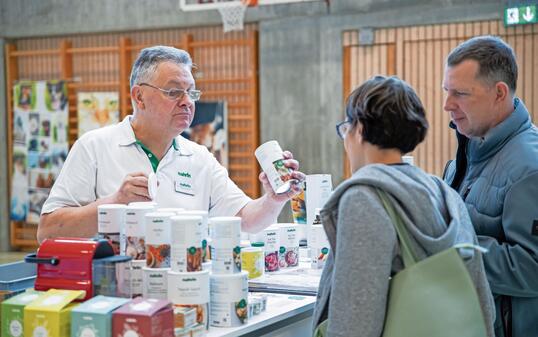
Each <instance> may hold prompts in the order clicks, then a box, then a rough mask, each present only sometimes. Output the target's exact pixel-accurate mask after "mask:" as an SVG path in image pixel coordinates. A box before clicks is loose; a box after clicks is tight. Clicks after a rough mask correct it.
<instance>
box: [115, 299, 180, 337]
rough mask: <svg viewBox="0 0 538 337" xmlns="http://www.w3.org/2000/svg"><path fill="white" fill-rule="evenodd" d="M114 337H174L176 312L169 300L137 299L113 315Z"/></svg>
mask: <svg viewBox="0 0 538 337" xmlns="http://www.w3.org/2000/svg"><path fill="white" fill-rule="evenodd" d="M112 332H113V336H114V337H130V336H137V337H174V310H173V307H172V303H171V302H169V301H167V300H158V299H150V298H136V299H134V300H132V301H131V302H129V303H127V304H125V305H123V306H121V307H120V308H119V309H117V310H116V311H114V313H113V314H112Z"/></svg>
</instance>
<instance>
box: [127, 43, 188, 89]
mask: <svg viewBox="0 0 538 337" xmlns="http://www.w3.org/2000/svg"><path fill="white" fill-rule="evenodd" d="M167 61H168V62H173V63H176V64H180V65H185V66H187V68H189V70H192V59H191V56H190V55H189V53H187V52H186V51H184V50H182V49H177V48H174V47H168V46H153V47H149V48H144V49H142V50H141V51H140V54H138V57H137V58H136V60H135V62H134V64H133V68H132V69H131V79H130V84H131V88H132V87H133V86H134V85H135V84H139V83H141V82H146V81H149V80H150V79H151V77H152V76H153V75H154V74H155V70H156V69H157V66H158V65H159V64H160V63H162V62H167Z"/></svg>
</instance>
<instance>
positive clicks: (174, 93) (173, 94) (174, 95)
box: [139, 83, 202, 102]
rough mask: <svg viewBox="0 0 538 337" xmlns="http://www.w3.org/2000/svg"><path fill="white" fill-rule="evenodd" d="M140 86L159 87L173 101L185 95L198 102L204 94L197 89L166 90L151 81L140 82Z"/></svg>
mask: <svg viewBox="0 0 538 337" xmlns="http://www.w3.org/2000/svg"><path fill="white" fill-rule="evenodd" d="M139 85H140V86H143V85H145V86H148V87H150V88H153V89H157V90H159V91H160V92H162V93H163V94H164V95H165V96H166V98H168V99H170V100H172V101H179V100H180V99H183V97H185V95H187V96H189V98H190V99H191V100H192V101H194V102H196V101H197V100H199V99H200V96H202V92H201V91H200V90H195V89H188V90H187V89H169V90H166V89H162V88H159V87H156V86H154V85H152V84H149V83H140V84H139Z"/></svg>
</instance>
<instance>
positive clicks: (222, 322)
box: [210, 298, 248, 327]
mask: <svg viewBox="0 0 538 337" xmlns="http://www.w3.org/2000/svg"><path fill="white" fill-rule="evenodd" d="M210 310H211V325H212V326H217V327H234V326H240V325H242V324H245V323H247V319H248V305H247V299H246V298H244V299H241V300H240V301H238V302H232V303H229V302H211V307H210Z"/></svg>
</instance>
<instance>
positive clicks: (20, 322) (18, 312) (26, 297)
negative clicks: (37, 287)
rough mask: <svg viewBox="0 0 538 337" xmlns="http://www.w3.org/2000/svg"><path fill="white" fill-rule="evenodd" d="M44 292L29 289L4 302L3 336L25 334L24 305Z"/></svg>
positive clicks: (10, 336)
mask: <svg viewBox="0 0 538 337" xmlns="http://www.w3.org/2000/svg"><path fill="white" fill-rule="evenodd" d="M42 294H43V292H38V291H34V290H33V289H31V290H30V289H29V290H27V291H26V292H24V293H22V294H19V295H17V296H13V297H11V298H9V299H7V300H5V301H3V302H2V333H1V335H2V337H4V336H5V337H21V336H23V334H24V329H23V327H24V307H25V306H26V305H28V304H30V303H31V302H33V301H35V300H36V299H38V298H39V296H41V295H42Z"/></svg>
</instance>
